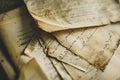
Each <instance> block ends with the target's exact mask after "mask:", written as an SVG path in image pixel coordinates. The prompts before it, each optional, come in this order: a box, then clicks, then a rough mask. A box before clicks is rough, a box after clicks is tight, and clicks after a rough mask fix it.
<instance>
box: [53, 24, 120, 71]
mask: <svg viewBox="0 0 120 80" xmlns="http://www.w3.org/2000/svg"><path fill="white" fill-rule="evenodd" d="M113 27H114V26H113ZM53 35H54V36H55V37H56V38H57V40H58V41H59V42H60V43H61V44H62V45H63V46H65V47H66V48H67V49H68V50H70V51H72V52H73V53H74V54H76V55H78V56H80V57H82V58H84V59H85V60H87V61H88V62H89V63H90V64H92V65H94V66H96V67H97V68H99V69H101V70H104V68H105V66H106V65H107V63H108V62H109V60H110V59H111V57H112V55H113V54H114V52H115V50H116V49H117V47H118V45H119V42H120V35H119V34H118V33H116V32H115V31H111V30H108V29H106V28H104V27H94V28H85V29H74V30H66V31H59V32H55V33H53Z"/></svg>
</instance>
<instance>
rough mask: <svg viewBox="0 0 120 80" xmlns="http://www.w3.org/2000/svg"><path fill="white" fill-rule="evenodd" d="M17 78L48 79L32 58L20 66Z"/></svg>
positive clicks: (22, 79)
mask: <svg viewBox="0 0 120 80" xmlns="http://www.w3.org/2000/svg"><path fill="white" fill-rule="evenodd" d="M31 65H32V66H31ZM18 80H48V78H47V77H46V75H45V73H44V72H43V70H42V69H41V67H40V66H39V65H38V62H37V61H36V59H34V58H33V59H31V60H30V61H29V62H28V63H27V64H25V65H24V66H23V67H22V69H21V71H20V75H19V78H18Z"/></svg>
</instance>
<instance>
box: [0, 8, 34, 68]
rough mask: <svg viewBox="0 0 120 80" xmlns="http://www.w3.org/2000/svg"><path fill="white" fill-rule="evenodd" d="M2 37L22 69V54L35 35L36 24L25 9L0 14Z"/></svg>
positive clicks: (12, 56)
mask: <svg viewBox="0 0 120 80" xmlns="http://www.w3.org/2000/svg"><path fill="white" fill-rule="evenodd" d="M0 17H1V18H0V36H1V39H2V40H3V41H4V44H5V45H6V47H7V49H8V51H9V53H10V54H9V55H10V57H11V59H12V60H13V62H14V63H15V65H16V66H17V67H19V68H20V67H21V66H22V65H21V62H20V60H21V58H20V56H21V54H22V53H23V50H24V49H25V47H26V45H27V44H28V43H29V41H30V40H31V37H32V36H33V35H34V32H35V31H34V28H33V26H35V23H34V21H33V19H32V18H31V17H30V15H29V14H28V13H27V11H26V9H25V7H21V8H17V9H15V10H12V11H9V12H6V13H3V14H0Z"/></svg>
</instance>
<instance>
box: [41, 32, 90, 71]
mask: <svg viewBox="0 0 120 80" xmlns="http://www.w3.org/2000/svg"><path fill="white" fill-rule="evenodd" d="M39 36H40V39H39V41H40V42H41V44H43V47H45V50H46V52H47V54H48V55H49V56H51V57H54V58H56V59H57V60H59V61H62V62H64V63H67V64H69V65H71V66H73V67H76V68H78V69H80V70H82V71H86V69H87V67H88V65H89V63H88V62H87V61H85V60H84V59H82V58H80V57H79V56H76V55H75V54H74V53H72V52H71V51H69V50H67V49H66V48H65V47H63V46H61V44H60V43H59V42H57V40H56V39H55V38H54V37H53V36H52V35H50V34H48V33H46V32H43V31H40V32H39Z"/></svg>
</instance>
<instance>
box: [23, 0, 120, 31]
mask: <svg viewBox="0 0 120 80" xmlns="http://www.w3.org/2000/svg"><path fill="white" fill-rule="evenodd" d="M24 1H25V3H26V5H27V8H28V10H29V12H30V14H31V15H32V16H33V17H34V18H35V19H36V20H37V21H38V24H39V25H40V26H39V27H40V28H42V29H43V30H45V31H48V32H52V31H58V30H64V29H70V28H81V27H92V26H100V25H105V24H110V23H111V22H117V21H120V14H119V12H120V6H119V2H118V1H117V0H24Z"/></svg>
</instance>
